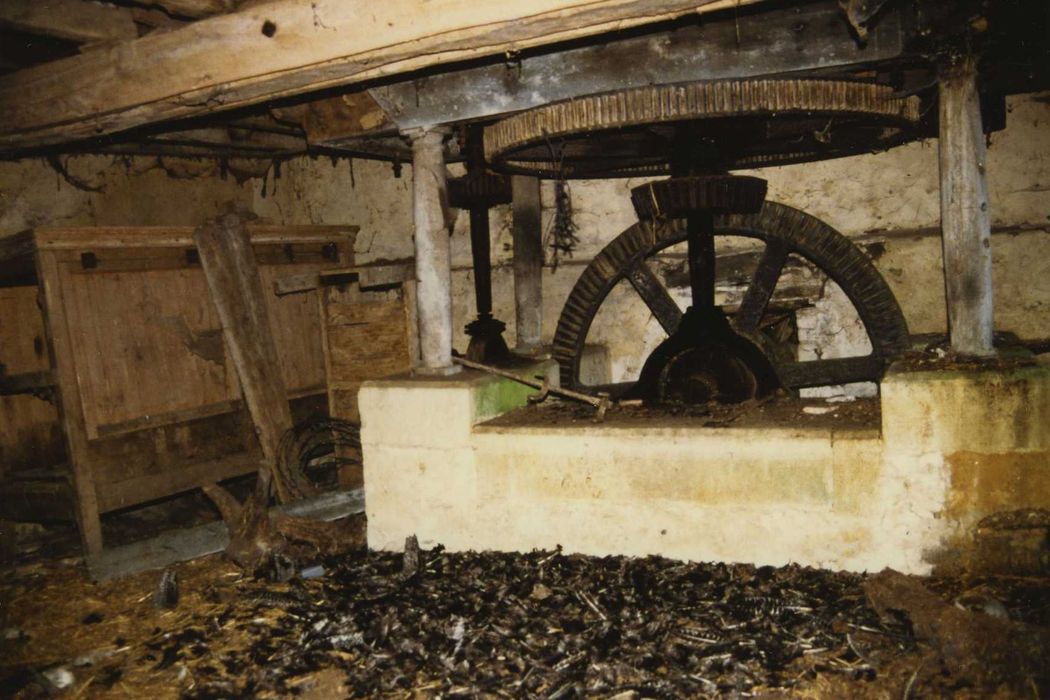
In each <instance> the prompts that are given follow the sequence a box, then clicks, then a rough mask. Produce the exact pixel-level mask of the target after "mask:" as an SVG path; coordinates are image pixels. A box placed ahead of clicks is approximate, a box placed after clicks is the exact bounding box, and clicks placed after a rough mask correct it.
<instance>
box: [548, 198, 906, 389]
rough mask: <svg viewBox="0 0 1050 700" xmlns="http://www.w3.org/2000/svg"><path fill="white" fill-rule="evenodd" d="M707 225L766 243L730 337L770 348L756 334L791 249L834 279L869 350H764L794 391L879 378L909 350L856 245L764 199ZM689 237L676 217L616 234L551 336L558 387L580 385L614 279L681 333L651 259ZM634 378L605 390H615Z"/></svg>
mask: <svg viewBox="0 0 1050 700" xmlns="http://www.w3.org/2000/svg"><path fill="white" fill-rule="evenodd" d="M714 230H715V235H716V236H742V237H745V238H752V239H757V240H760V241H762V242H763V243H764V244H765V249H764V251H763V252H762V253H761V255H760V258H759V262H758V265H757V267H756V269H755V271H754V273H753V275H752V278H751V281H750V283H749V285H748V287H747V290H746V292H745V293H744V296H743V299H742V301H741V303H740V306H739V309H738V310H737V312H736V313H735V314H734V315H732V316H731V322H732V327H733V330H734V331H735V332H736V333H738V334H740V335H742V336H745V337H750V338H756V342H757V343H758V344H759V345H767V344H766V343H764V342H763V340H762V339H761V337H760V336H761V331H760V330H759V328H760V324H761V322H762V320H763V318H764V316H765V314H766V311H767V309H768V308H769V306H770V300H771V299H772V297H773V292H774V290H775V288H776V286H777V281H778V279H779V278H780V276H781V274H782V272H783V270H784V266H785V264H786V262H787V259H788V256H789V255H792V254H794V255H797V256H799V257H801V258H803V259H805V260H806V261H808V262H809V263H811V264H813V265H815V266H816V267H817V268H818V269H819V270H821V271H822V272H824V273H825V274H826V275H827V276H828V278H829V279H831V280H833V281H834V282H835V283H837V284H838V285H839V287H840V288H841V289H842V291H843V292H844V293H845V294H846V296H847V297H848V298H849V300H850V302H851V303H852V304H853V306H854V308H855V309H856V312H857V315H858V317H859V318H860V321H861V323H862V324H863V326H864V329H865V331H866V332H867V335H868V339H869V340H870V343H871V347H872V351H871V353H870V354H868V355H864V356H858V357H846V358H835V359H820V360H813V361H808V362H807V361H803V362H798V361H794V360H785V359H783V358H781V357H777V356H776V353H768V354H769V359H770V360H771V361H772V363H773V365H774V368H775V370H776V373H777V375H778V377H779V379H780V382H781V384H782V385H783V386H784V387H786V388H788V389H792V390H794V389H801V388H804V387H815V386H826V385H838V384H847V383H851V382H861V381H878V380H879V379H880V378H881V377H882V374H883V372H884V370H885V367H886V365H887V364H888V363H889V361H890V360H892V359H893V358H894V357H896V356H897V355H899V354H900V353H901V352H902V351H904V350H905V349H906V348H907V346H908V337H909V336H908V326H907V323H906V322H905V320H904V315H903V314H902V313H901V309H900V306H899V305H898V304H897V300H896V299H895V298H894V296H893V293H892V292H891V291H890V288H889V286H888V285H887V284H886V282H885V280H883V278H882V276H881V275H880V274H879V272H878V271H877V270H876V269H875V266H874V265H872V263H871V261H870V260H869V259H868V257H867V256H866V255H865V254H864V253H863V252H862V251H861V250H860V249H859V248H857V247H856V246H855V245H853V243H851V242H850V241H849V239H847V238H846V237H845V236H843V235H842V234H841V233H839V232H838V231H836V230H835V229H833V228H831V227H830V226H828V225H827V224H826V223H824V222H823V221H821V220H819V219H817V218H816V217H814V216H811V215H809V214H806V213H805V212H802V211H799V210H797V209H793V208H792V207H789V206H786V205H784V204H778V203H776V202H768V201H767V202H766V203H765V204H763V205H762V207H761V209H760V210H759V211H758V212H757V213H751V214H725V215H716V216H715V217H714ZM686 236H687V233H686V226H685V222H684V221H683V220H681V219H658V220H654V221H645V222H640V223H637V224H634V225H633V226H631V227H630V228H628V229H627V230H626V231H624V232H623V233H621V234H620V235H619V236H617V237H616V238H615V239H613V240H612V241H611V242H610V243H609V244H608V245H607V246H606V247H605V248H604V249H603V250H602V251H601V252H600V253H599V254H598V255H597V256H595V258H594V260H592V261H591V263H590V264H589V265H588V266H587V267H586V268H585V269H584V271H583V274H582V275H580V278H579V280H578V281H577V282H576V285H575V286H574V287H573V289H572V292H571V293H570V294H569V298H568V301H567V302H566V303H565V306H564V307H563V309H562V313H561V317H560V318H559V320H558V327H557V330H556V332H555V334H554V358H555V359H556V360H557V361H558V364H559V365H560V372H561V385H562V386H563V387H567V388H573V389H585V388H586V387H583V386H582V384H581V382H580V360H581V357H582V355H583V348H584V343H585V342H586V341H587V335H588V333H589V331H590V329H591V325H592V322H593V321H594V318H595V316H596V314H597V313H598V310H599V308H600V307H601V305H602V303H603V302H604V301H605V300H606V297H607V296H608V295H609V293H610V292H611V291H612V289H613V287H615V286H616V285H617V283H619V282H621V281H623V280H627V281H628V282H629V283H630V286H631V287H633V289H634V290H635V291H636V292H637V294H638V295H639V297H641V300H642V301H643V302H644V303H645V304H646V306H647V307H648V308H649V309H650V311H651V312H652V314H653V316H654V317H655V318H656V320H657V321H658V322H659V323H660V325H661V326H662V327H663V329H664V331H665V332H666V333H668V335H670V334H672V333H674V332H675V331H676V330H677V329H678V326H679V322H680V320H681V318H682V311H681V309H680V308H679V306H678V304H677V302H675V300H674V299H673V298H672V297H671V295H670V293H669V292H668V291H667V289H666V288H665V287H664V285H663V283H662V282H661V280H660V279H659V277H658V276H657V275H656V273H655V272H654V271H653V269H652V267H651V266H650V263H649V261H648V260H649V259H650V258H651V257H652V256H654V255H656V254H657V253H659V252H661V251H662V250H664V249H665V248H668V247H670V246H673V245H676V244H679V243H683V242H684V241H685V240H686ZM631 384H633V383H631ZM631 384H627V385H623V386H620V387H611V388H610V389H611V391H612V393H613V394H614V396H615V395H619V394H620V393H622V391H624V390H626V389H627V388H629V387H630V386H631Z"/></svg>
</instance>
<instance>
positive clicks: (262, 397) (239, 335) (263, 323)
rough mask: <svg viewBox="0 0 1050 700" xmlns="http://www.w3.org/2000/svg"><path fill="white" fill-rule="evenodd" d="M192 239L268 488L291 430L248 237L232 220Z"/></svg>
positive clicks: (201, 230)
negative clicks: (256, 438) (283, 441)
mask: <svg viewBox="0 0 1050 700" xmlns="http://www.w3.org/2000/svg"><path fill="white" fill-rule="evenodd" d="M193 237H194V239H195V240H196V242H197V250H198V252H199V254H200V261H201V267H202V268H203V270H204V276H205V278H206V279H207V281H208V290H209V292H210V293H211V299H212V302H213V303H214V304H215V308H216V310H217V311H218V312H219V319H220V320H221V322H222V332H223V336H224V337H225V339H226V345H227V346H228V347H229V349H230V355H231V357H232V359H233V364H234V367H235V368H236V370H237V377H238V379H239V380H240V384H241V391H242V392H243V394H244V401H245V403H246V404H247V405H248V412H249V413H250V414H251V417H252V422H253V423H254V424H255V432H256V434H257V435H258V436H259V444H260V446H261V447H262V453H263V459H264V465H263V468H262V469H261V470H260V480H262V481H265V482H267V483H268V481H269V479H270V478H271V475H272V470H273V469H274V465H275V463H276V460H277V448H278V445H279V444H280V442H281V437H282V436H283V435H284V433H285V431H287V430H288V429H290V428H291V427H292V413H291V409H290V408H289V406H288V395H287V392H286V391H285V387H284V381H283V380H282V379H281V377H282V374H281V365H280V362H279V361H278V359H277V343H276V342H275V341H274V338H273V333H272V330H271V328H270V318H269V315H268V313H267V305H266V298H265V297H264V296H263V288H262V282H261V281H260V279H259V269H258V267H257V265H256V263H255V254H254V252H253V251H252V244H251V238H250V237H249V235H248V231H247V230H246V229H245V228H244V224H243V223H242V222H241V220H240V218H239V217H237V216H234V215H227V216H223V217H220V218H219V219H218V220H216V221H213V222H210V223H208V224H205V225H204V226H201V227H200V228H198V229H197V230H196V231H195V232H194V235H193ZM278 486H280V484H278ZM279 495H280V494H279ZM282 500H283V496H282Z"/></svg>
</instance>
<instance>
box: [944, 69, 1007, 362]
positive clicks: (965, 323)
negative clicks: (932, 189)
mask: <svg viewBox="0 0 1050 700" xmlns="http://www.w3.org/2000/svg"><path fill="white" fill-rule="evenodd" d="M938 96H939V101H940V138H939V156H940V170H941V234H942V241H943V245H944V281H945V291H946V294H947V302H948V328H949V331H950V332H951V346H952V350H954V351H955V352H957V353H959V354H961V355H970V356H988V355H992V354H994V352H995V351H994V348H993V346H992V328H993V326H992V241H991V216H990V214H989V211H988V183H987V178H986V173H985V164H986V157H985V156H986V153H985V137H984V131H983V130H982V128H981V105H980V100H979V99H978V96H977V68H976V61H975V59H974V58H973V57H971V56H967V57H965V58H960V59H958V60H956V61H954V62H953V63H952V64H951V65H948V66H946V67H944V68H942V70H941V74H940V80H939V83H938Z"/></svg>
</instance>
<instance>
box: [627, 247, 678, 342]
mask: <svg viewBox="0 0 1050 700" xmlns="http://www.w3.org/2000/svg"><path fill="white" fill-rule="evenodd" d="M627 279H628V281H630V283H631V286H632V287H634V290H635V291H636V292H638V296H640V297H641V298H642V301H644V302H645V305H646V306H648V307H649V310H650V311H652V312H653V316H655V317H656V320H657V321H658V322H659V323H660V326H661V327H662V328H663V329H664V332H666V333H667V334H668V335H671V334H672V333H674V332H675V331H676V330H678V324H679V323H680V322H681V320H682V310H681V309H679V308H678V304H677V303H676V302H675V300H674V299H673V298H672V297H671V295H670V293H668V291H667V289H666V288H664V285H663V284H662V283H661V282H660V280H659V278H658V277H657V276H656V274H655V273H653V270H652V268H650V267H649V264H648V263H647V262H645V261H644V260H639V261H638V262H637V264H635V265H634V266H632V267H631V268H630V269H629V270H627Z"/></svg>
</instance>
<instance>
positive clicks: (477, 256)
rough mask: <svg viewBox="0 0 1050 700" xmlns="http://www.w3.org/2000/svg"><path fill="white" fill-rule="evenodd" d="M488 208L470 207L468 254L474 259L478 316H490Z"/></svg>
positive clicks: (490, 287)
mask: <svg viewBox="0 0 1050 700" xmlns="http://www.w3.org/2000/svg"><path fill="white" fill-rule="evenodd" d="M489 248H490V244H489V209H488V207H486V206H478V205H474V206H472V207H471V208H470V254H471V257H472V258H473V261H474V300H475V303H476V304H477V310H478V318H492V259H491V257H490V256H491V252H490V250H489Z"/></svg>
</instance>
